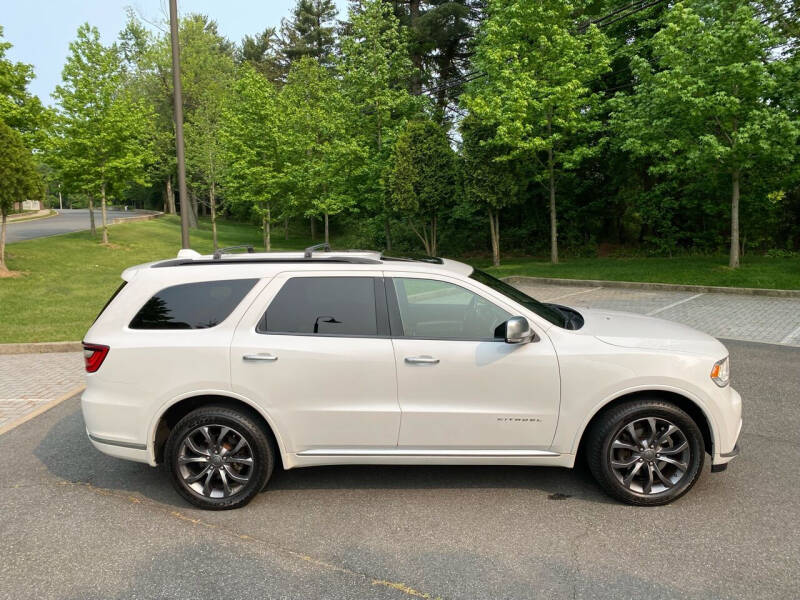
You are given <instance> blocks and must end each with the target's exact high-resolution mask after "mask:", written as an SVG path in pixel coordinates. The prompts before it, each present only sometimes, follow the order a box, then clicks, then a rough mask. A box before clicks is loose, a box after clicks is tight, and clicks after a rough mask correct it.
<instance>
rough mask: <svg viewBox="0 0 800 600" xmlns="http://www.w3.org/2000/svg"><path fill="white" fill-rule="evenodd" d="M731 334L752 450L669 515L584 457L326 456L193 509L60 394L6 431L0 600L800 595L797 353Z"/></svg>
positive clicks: (745, 445)
mask: <svg viewBox="0 0 800 600" xmlns="http://www.w3.org/2000/svg"><path fill="white" fill-rule="evenodd" d="M727 345H728V347H729V348H730V350H731V358H732V365H733V383H734V386H735V387H736V388H737V389H738V390H739V391H740V392H741V393H742V396H743V398H744V406H745V425H744V429H743V434H742V438H741V444H742V455H741V456H740V457H739V458H738V459H737V460H736V461H734V462H733V463H732V465H731V467H730V468H729V469H728V471H727V472H726V473H723V474H718V475H711V474H710V473H709V472H708V465H706V468H705V473H704V474H703V475H702V477H701V479H700V481H699V482H698V483H697V485H696V486H695V488H694V489H693V490H692V491H691V492H690V493H689V494H688V495H687V496H685V497H684V498H682V499H681V500H679V501H678V502H676V503H674V504H672V505H669V506H666V507H660V508H634V507H629V506H624V505H621V504H617V503H615V502H613V501H611V500H610V499H608V498H607V497H606V496H604V495H603V494H602V493H601V492H600V491H599V490H598V488H597V487H596V486H595V484H594V483H593V482H592V480H591V478H590V476H589V474H588V472H587V471H586V470H585V469H579V470H576V471H568V470H561V469H545V468H526V467H408V468H403V467H326V468H314V469H305V470H303V469H300V470H296V471H287V472H282V473H277V474H276V476H275V477H274V479H273V481H272V483H271V485H270V486H269V488H268V490H267V491H266V492H264V493H262V494H260V496H259V497H258V498H257V499H256V500H255V501H254V502H252V503H251V504H250V505H249V506H247V507H246V508H244V509H241V510H238V511H230V512H221V513H211V512H204V511H198V510H194V509H192V508H190V507H189V506H188V505H187V504H185V503H184V502H183V501H182V500H181V499H180V498H179V497H178V495H177V494H176V493H174V492H173V490H172V488H171V486H170V484H169V481H168V480H167V475H166V473H165V472H164V471H163V470H162V469H152V468H150V467H148V466H146V465H138V464H134V463H128V462H124V461H120V460H116V459H113V458H110V457H106V456H104V455H102V454H100V453H99V452H97V451H96V450H94V448H92V446H91V445H90V444H89V442H88V441H87V439H86V436H85V433H84V427H83V421H82V418H81V415H80V409H79V404H78V400H77V398H73V399H70V400H67V401H65V402H63V403H61V404H59V405H58V406H56V407H55V408H53V409H51V410H50V411H48V412H46V413H44V414H42V415H40V416H38V417H36V418H35V419H33V420H31V421H28V422H27V423H24V424H23V425H21V426H19V427H17V428H16V429H14V430H12V431H10V432H8V433H6V434H4V435H2V436H0V457H3V460H0V515H1V516H2V518H0V555H1V556H2V560H1V561H0V597H1V598H75V599H78V598H81V599H83V598H194V597H197V598H225V599H226V600H227V599H233V598H304V599H305V598H326V599H328V598H401V599H402V598H443V599H450V598H467V599H477V598H492V599H494V598H648V599H658V598H790V597H797V595H798V584H799V583H800V537H799V536H798V535H797V528H798V525H797V523H798V522H800V495H798V493H797V478H798V474H800V467H799V466H798V465H799V464H800V410H799V408H800V349H798V348H791V347H781V346H774V345H766V344H754V343H743V342H727Z"/></svg>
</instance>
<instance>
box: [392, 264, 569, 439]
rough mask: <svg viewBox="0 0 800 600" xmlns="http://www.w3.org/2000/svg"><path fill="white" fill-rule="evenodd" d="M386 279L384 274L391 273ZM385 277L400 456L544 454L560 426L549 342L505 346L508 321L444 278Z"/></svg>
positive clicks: (541, 338) (473, 292) (506, 314)
mask: <svg viewBox="0 0 800 600" xmlns="http://www.w3.org/2000/svg"><path fill="white" fill-rule="evenodd" d="M387 275H388V273H387ZM425 277H426V278H422V276H407V277H399V276H394V277H391V278H389V277H387V279H386V289H387V294H388V298H389V316H390V322H391V329H392V338H393V339H392V342H393V344H394V349H395V360H396V361H397V377H398V397H399V401H400V408H401V410H402V422H401V426H400V437H399V443H398V445H399V446H400V447H401V448H415V449H419V450H420V451H424V450H426V449H428V450H431V451H432V453H433V452H443V451H446V450H452V451H463V452H467V453H472V454H480V453H481V452H486V453H487V454H491V453H492V451H500V452H505V451H513V450H530V451H536V450H546V449H547V448H549V447H550V445H551V442H552V439H553V435H554V432H555V427H556V423H557V420H558V410H559V396H560V384H559V372H558V363H557V360H556V355H555V351H554V349H553V346H552V344H551V342H550V340H549V339H548V338H547V336H546V335H542V334H541V332H540V335H537V336H536V338H535V340H534V341H532V342H530V343H526V344H507V343H505V341H504V340H503V339H500V338H499V337H497V335H498V334H499V332H496V329H497V327H498V325H500V324H501V323H503V322H505V321H506V320H507V319H509V318H510V317H512V316H515V315H514V314H512V312H513V311H514V309H513V306H512V305H506V306H505V308H504V307H501V306H499V305H498V303H496V302H495V301H492V300H489V299H488V298H487V297H485V296H484V295H482V294H481V293H479V288H477V287H469V286H468V285H465V284H464V283H463V282H460V281H456V280H449V278H447V277H438V276H430V277H429V276H425Z"/></svg>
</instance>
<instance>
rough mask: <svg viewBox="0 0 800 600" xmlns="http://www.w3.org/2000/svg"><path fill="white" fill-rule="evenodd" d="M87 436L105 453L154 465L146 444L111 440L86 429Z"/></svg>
mask: <svg viewBox="0 0 800 600" xmlns="http://www.w3.org/2000/svg"><path fill="white" fill-rule="evenodd" d="M86 436H87V437H88V438H89V441H90V442H92V446H94V447H95V448H97V449H98V450H100V452H102V453H103V454H108V455H109V456H113V457H115V458H122V459H125V460H133V461H136V462H141V463H146V464H148V465H152V464H153V462H152V461H151V460H150V453H149V452H148V451H147V447H146V446H145V445H144V444H141V445H140V444H132V443H130V442H123V441H117V440H109V439H106V438H101V437H98V436H96V435H93V434H92V433H90V432H89V430H88V429H87V430H86Z"/></svg>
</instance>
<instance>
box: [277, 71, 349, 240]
mask: <svg viewBox="0 0 800 600" xmlns="http://www.w3.org/2000/svg"><path fill="white" fill-rule="evenodd" d="M341 87H342V86H341V81H339V80H338V79H336V78H335V77H334V76H333V74H332V73H331V72H330V70H328V69H326V68H325V67H323V66H322V65H321V64H320V63H318V62H317V61H316V60H315V59H312V58H308V57H306V58H302V59H300V60H299V61H298V62H296V63H295V65H294V66H293V67H292V70H291V71H290V73H289V77H288V81H287V83H286V85H285V86H284V87H283V89H282V90H281V95H280V99H281V113H282V116H281V119H282V123H283V124H284V126H283V127H282V142H281V146H282V148H283V150H284V152H285V154H286V156H287V164H286V178H287V181H286V183H287V188H288V192H289V193H290V194H291V196H292V198H293V201H294V202H293V206H292V207H291V208H294V209H295V210H296V211H297V212H302V213H303V214H305V215H307V216H312V217H313V216H323V217H324V218H325V221H326V223H327V220H328V217H329V216H330V215H337V214H340V213H342V212H344V211H348V210H353V209H354V208H355V207H356V205H357V201H358V198H357V197H356V196H355V195H354V194H353V193H352V190H351V186H350V183H351V181H352V179H353V178H354V177H356V176H358V175H359V174H360V173H361V170H362V168H363V164H364V152H363V150H364V148H363V146H362V145H360V144H359V143H358V142H357V140H356V139H355V138H354V137H353V136H351V135H349V131H348V125H349V119H350V118H351V116H352V114H353V113H354V112H355V108H354V107H353V106H352V104H351V103H350V99H349V98H348V97H347V96H345V95H344V93H343V92H342V89H341ZM285 208H289V207H285ZM325 241H328V229H327V227H326V239H325Z"/></svg>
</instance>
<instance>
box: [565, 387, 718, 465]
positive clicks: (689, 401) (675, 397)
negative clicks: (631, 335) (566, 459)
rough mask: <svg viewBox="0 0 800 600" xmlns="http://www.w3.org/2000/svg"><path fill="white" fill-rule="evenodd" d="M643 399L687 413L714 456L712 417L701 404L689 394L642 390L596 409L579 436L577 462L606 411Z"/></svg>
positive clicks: (610, 401)
mask: <svg viewBox="0 0 800 600" xmlns="http://www.w3.org/2000/svg"><path fill="white" fill-rule="evenodd" d="M642 398H659V399H661V400H666V401H668V402H672V403H673V404H675V405H676V406H677V407H678V408H680V409H681V410H683V411H684V412H686V413H687V414H688V415H689V416H690V417H691V418H692V419H693V420H694V422H695V423H697V426H698V428H699V429H700V432H701V433H702V434H703V445H704V446H705V450H706V452H707V453H708V454H710V455H711V456H714V426H713V423H712V420H711V417H710V416H709V415H708V413H707V412H706V410H705V409H704V408H703V407H702V406H701V405H700V403H699V402H697V401H696V400H695V399H694V398H691V397H690V396H689V395H688V394H683V393H680V392H678V391H674V390H665V389H641V390H635V391H629V392H623V393H620V394H619V395H617V396H613V397H612V398H610V399H608V400H607V401H606V402H604V403H602V404H600V405H599V406H597V407H596V408H595V411H594V413H593V414H592V415H591V417H590V418H589V419H588V420H587V421H586V423H584V425H583V428H582V430H581V431H580V432H579V434H578V438H577V439H578V445H577V448H576V450H575V457H576V460H577V459H578V456H582V455H583V451H584V446H585V443H586V438H587V437H588V433H589V431H591V429H592V427H593V426H594V424H595V423H596V422H597V421H598V419H599V418H600V416H601V415H602V414H603V413H604V412H605V411H607V410H610V409H612V408H614V407H615V406H619V405H620V404H624V403H625V402H629V401H631V400H641V399H642Z"/></svg>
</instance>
